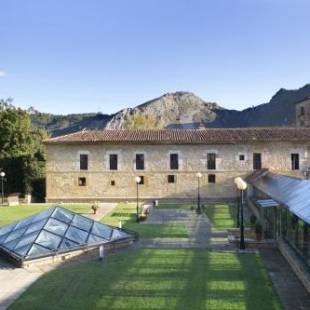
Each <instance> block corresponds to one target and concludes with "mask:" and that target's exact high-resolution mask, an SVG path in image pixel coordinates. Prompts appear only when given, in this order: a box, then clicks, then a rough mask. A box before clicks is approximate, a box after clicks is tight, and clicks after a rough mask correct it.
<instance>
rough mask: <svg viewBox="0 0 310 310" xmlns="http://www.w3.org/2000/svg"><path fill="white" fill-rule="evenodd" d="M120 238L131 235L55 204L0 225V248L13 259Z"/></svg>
mask: <svg viewBox="0 0 310 310" xmlns="http://www.w3.org/2000/svg"><path fill="white" fill-rule="evenodd" d="M121 240H134V235H133V234H131V233H130V232H128V231H125V230H123V229H119V228H117V227H111V226H108V225H104V224H101V223H99V222H96V221H94V220H91V219H89V218H87V217H85V216H82V215H80V214H77V213H74V212H72V211H70V210H67V209H64V208H62V207H59V206H56V207H52V208H49V209H47V210H45V211H42V212H40V213H37V214H35V215H32V216H30V217H27V218H25V219H23V220H21V221H18V222H15V223H13V224H10V225H7V226H4V227H2V228H0V249H1V250H2V251H3V252H5V253H6V254H9V255H10V256H11V257H13V258H14V259H15V260H17V261H24V260H31V259H35V258H40V257H45V256H51V255H55V254H59V253H62V252H69V251H74V250H79V249H81V248H85V247H93V246H99V245H101V244H105V243H111V242H118V241H121Z"/></svg>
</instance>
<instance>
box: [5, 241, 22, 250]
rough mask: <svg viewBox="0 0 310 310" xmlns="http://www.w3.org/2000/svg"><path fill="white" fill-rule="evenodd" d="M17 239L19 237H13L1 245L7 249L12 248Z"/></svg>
mask: <svg viewBox="0 0 310 310" xmlns="http://www.w3.org/2000/svg"><path fill="white" fill-rule="evenodd" d="M18 241H19V239H14V240H12V241H10V242H6V243H4V244H3V246H5V247H6V248H7V249H9V250H13V249H14V248H15V245H16V244H17V242H18Z"/></svg>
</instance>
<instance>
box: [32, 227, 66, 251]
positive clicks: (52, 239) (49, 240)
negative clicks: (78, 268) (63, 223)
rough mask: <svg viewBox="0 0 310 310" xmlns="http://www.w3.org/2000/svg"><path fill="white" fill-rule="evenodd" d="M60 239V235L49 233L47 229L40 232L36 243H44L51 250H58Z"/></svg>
mask: <svg viewBox="0 0 310 310" xmlns="http://www.w3.org/2000/svg"><path fill="white" fill-rule="evenodd" d="M60 241H61V238H60V237H58V236H56V235H54V234H52V233H49V232H47V231H45V230H42V231H41V232H40V235H39V237H38V239H37V240H36V243H38V244H40V245H43V246H45V247H47V248H49V249H51V250H56V249H57V248H58V245H59V243H60Z"/></svg>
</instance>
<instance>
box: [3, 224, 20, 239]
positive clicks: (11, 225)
mask: <svg viewBox="0 0 310 310" xmlns="http://www.w3.org/2000/svg"><path fill="white" fill-rule="evenodd" d="M15 225H16V223H13V224H10V225H6V226H4V227H2V228H1V229H0V236H2V235H5V234H7V233H8V232H10V231H11V230H12V229H13V228H14V227H15Z"/></svg>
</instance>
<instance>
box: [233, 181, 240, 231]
mask: <svg viewBox="0 0 310 310" xmlns="http://www.w3.org/2000/svg"><path fill="white" fill-rule="evenodd" d="M237 179H238V178H235V180H234V183H235V184H236V186H237V182H236V181H237ZM239 211H240V199H239V197H238V198H237V216H236V217H237V227H238V228H239V227H240V214H239Z"/></svg>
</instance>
